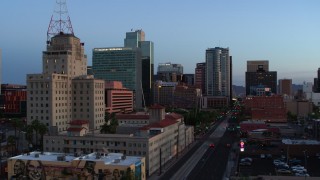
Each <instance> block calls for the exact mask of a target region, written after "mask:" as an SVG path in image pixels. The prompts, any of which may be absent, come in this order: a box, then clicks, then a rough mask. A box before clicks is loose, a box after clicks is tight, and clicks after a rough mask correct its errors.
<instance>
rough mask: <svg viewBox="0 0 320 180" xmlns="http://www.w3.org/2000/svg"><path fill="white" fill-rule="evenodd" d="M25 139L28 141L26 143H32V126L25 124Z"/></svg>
mask: <svg viewBox="0 0 320 180" xmlns="http://www.w3.org/2000/svg"><path fill="white" fill-rule="evenodd" d="M25 131H26V139H27V141H28V144H29V145H30V144H32V143H33V127H32V126H31V125H27V126H26V129H25Z"/></svg>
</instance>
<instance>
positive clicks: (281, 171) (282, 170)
mask: <svg viewBox="0 0 320 180" xmlns="http://www.w3.org/2000/svg"><path fill="white" fill-rule="evenodd" d="M277 172H278V173H284V174H291V171H290V170H287V169H278V170H277Z"/></svg>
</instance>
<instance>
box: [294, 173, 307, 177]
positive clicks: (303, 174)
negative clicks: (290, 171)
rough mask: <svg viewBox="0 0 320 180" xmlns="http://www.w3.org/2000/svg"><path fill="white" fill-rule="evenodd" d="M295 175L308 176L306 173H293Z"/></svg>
mask: <svg viewBox="0 0 320 180" xmlns="http://www.w3.org/2000/svg"><path fill="white" fill-rule="evenodd" d="M294 175H295V176H305V177H309V176H310V175H309V174H308V173H295V174H294Z"/></svg>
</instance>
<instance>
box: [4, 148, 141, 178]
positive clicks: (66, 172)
mask: <svg viewBox="0 0 320 180" xmlns="http://www.w3.org/2000/svg"><path fill="white" fill-rule="evenodd" d="M7 170H8V179H41V180H44V179H68V180H72V179H88V180H89V179H110V180H111V179H141V180H145V179H146V167H145V158H144V157H140V156H139V157H138V156H125V155H123V154H121V153H108V152H103V151H101V152H94V153H90V154H82V153H80V154H77V153H75V154H65V153H56V152H31V153H26V154H22V155H18V156H15V157H11V158H9V160H8V168H7Z"/></svg>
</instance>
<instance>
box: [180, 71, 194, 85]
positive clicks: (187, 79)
mask: <svg viewBox="0 0 320 180" xmlns="http://www.w3.org/2000/svg"><path fill="white" fill-rule="evenodd" d="M182 82H183V83H184V84H185V85H187V86H193V85H194V74H183V76H182Z"/></svg>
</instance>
